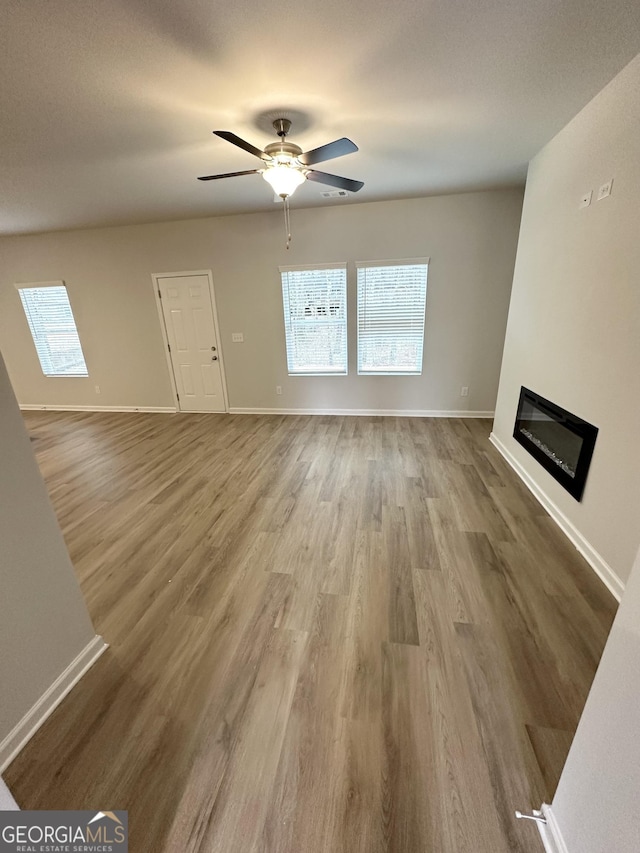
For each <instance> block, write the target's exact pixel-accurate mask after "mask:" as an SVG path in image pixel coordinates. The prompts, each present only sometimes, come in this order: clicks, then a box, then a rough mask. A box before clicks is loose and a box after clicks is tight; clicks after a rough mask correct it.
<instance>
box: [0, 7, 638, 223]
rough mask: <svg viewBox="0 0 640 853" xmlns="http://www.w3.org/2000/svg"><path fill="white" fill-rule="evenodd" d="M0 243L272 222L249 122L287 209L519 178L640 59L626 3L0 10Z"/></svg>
mask: <svg viewBox="0 0 640 853" xmlns="http://www.w3.org/2000/svg"><path fill="white" fill-rule="evenodd" d="M0 14H1V20H0V75H1V78H0V82H1V88H0V153H1V161H0V233H5V234H10V233H21V232H33V231H44V230H53V229H60V228H75V227H83V226H84V227H86V226H91V225H103V224H104V225H106V224H121V223H131V222H150V221H158V220H163V219H174V218H175V219H177V218H186V217H195V216H209V215H215V214H224V213H236V212H248V211H258V210H273V208H274V204H273V196H272V194H271V191H270V189H269V187H268V185H267V184H266V183H265V182H264V181H263V180H262V179H261V178H260V176H259V175H251V176H243V177H239V178H232V179H228V180H226V181H219V182H215V183H213V182H212V183H202V182H199V181H196V176H198V175H203V174H205V175H206V174H213V173H217V172H227V171H236V170H241V169H253V168H255V167H256V166H259V165H260V163H259V161H258V160H256V159H254V158H253V157H252V156H251V155H250V154H247V153H245V152H244V151H241V150H239V149H237V148H234V147H233V146H232V145H230V144H229V143H228V142H225V141H223V140H221V139H218V138H216V137H214V136H212V134H211V131H212V130H214V129H215V130H231V131H233V132H234V133H236V134H238V135H239V136H241V137H243V138H245V139H247V140H249V141H250V142H252V143H253V144H255V145H257V146H258V147H259V148H262V147H263V146H264V145H265V144H267V143H268V142H272V141H274V140H275V139H276V136H275V134H273V133H271V134H270V133H268V127H269V123H268V116H269V115H271V116H272V117H274V118H275V117H276V116H277V115H278V114H279V113H281V112H283V113H284V114H285V115H289V116H290V117H292V118H293V120H294V124H293V128H292V132H291V135H290V139H291V140H292V141H294V142H296V143H298V144H299V145H301V146H302V148H303V149H305V150H306V149H309V148H314V147H316V146H318V145H321V144H324V143H326V142H329V141H331V140H333V139H335V138H337V137H340V136H348V137H350V138H351V139H353V140H354V142H356V144H357V145H358V146H359V148H360V151H359V152H358V153H356V154H351V155H349V156H347V157H344V158H341V159H338V160H332V161H330V162H327V163H324V164H322V165H320V166H318V168H320V169H322V170H323V171H329V172H334V173H337V174H340V175H345V176H347V177H350V178H356V179H359V180H363V181H364V182H365V187H364V189H362V190H361V191H360V192H359V193H358V194H357V195H354V196H351V197H350V198H349V199H348V200H346V201H337V202H335V201H332V200H326V199H323V198H322V196H321V192H322V191H323V189H324V190H327V189H330V188H329V187H322V186H321V185H319V184H311V183H310V182H307V183H306V184H305V185H303V186H302V187H301V188H300V189H299V190H298V191H297V192H296V195H295V197H294V199H293V200H292V204H293V205H296V206H298V207H310V206H313V205H325V206H327V205H330V204H332V203H339V204H345V203H347V204H348V203H350V202H354V201H358V202H360V201H376V200H380V199H389V198H405V197H411V196H424V195H429V194H438V193H446V192H459V191H465V190H471V189H483V188H488V187H502V186H511V185H514V184H518V183H521V182H522V181H523V180H524V177H525V172H526V164H527V161H528V160H529V159H530V158H531V157H532V156H533V155H534V154H535V153H536V152H537V151H538V150H539V149H540V148H541V146H542V145H544V143H545V142H547V141H548V140H549V139H550V138H551V137H552V136H553V135H554V134H555V133H557V131H558V130H560V128H562V127H563V126H564V125H565V124H566V123H567V121H569V119H571V118H572V117H573V116H574V115H575V114H576V113H577V112H578V111H579V110H580V109H581V107H582V106H583V105H584V104H586V103H587V102H588V101H589V100H590V99H591V98H592V97H593V95H595V94H596V92H598V91H599V90H600V89H601V88H603V86H604V85H606V83H608V82H609V80H611V79H612V78H613V77H614V76H615V74H616V73H617V72H618V71H619V70H621V68H623V67H624V65H626V64H627V63H628V62H629V61H630V60H631V59H632V58H633V57H634V56H635V55H636V54H637V53H638V52H639V51H640V2H638V0H395V2H390V0H386V2H383V0H324V2H323V3H318V2H310V0H298V2H293V0H272V2H271V3H269V4H266V3H265V4H262V3H255V4H249V3H246V2H242V0H236V2H228V0H227V2H222V0H2V5H1V12H0Z"/></svg>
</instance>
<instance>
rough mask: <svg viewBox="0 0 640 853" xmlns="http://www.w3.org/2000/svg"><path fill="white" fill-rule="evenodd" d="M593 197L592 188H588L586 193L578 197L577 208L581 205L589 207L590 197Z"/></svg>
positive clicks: (580, 208) (580, 207)
mask: <svg viewBox="0 0 640 853" xmlns="http://www.w3.org/2000/svg"><path fill="white" fill-rule="evenodd" d="M592 197H593V190H589V192H588V193H585V194H584V195H583V196H582V198H581V199H580V204H579V205H578V210H582V208H583V207H589V205H590V204H591V199H592Z"/></svg>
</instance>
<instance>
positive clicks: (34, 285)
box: [13, 279, 89, 379]
mask: <svg viewBox="0 0 640 853" xmlns="http://www.w3.org/2000/svg"><path fill="white" fill-rule="evenodd" d="M13 286H14V287H15V289H16V290H17V291H18V296H20V291H21V290H40V289H44V288H46V287H64V289H65V291H66V294H67V301H68V303H69V308H70V310H71V317H72V319H73V325H74V328H75V332H76V335H77V338H78V345H79V347H80V354H81V355H82V361H83V363H84V366H85V370H86V373H45V369H44V365H43V364H42V361H41V359H40V353H39V352H38V348H37V346H36V341H35V338H34V337H33V331H32V329H31V324H30V322H29V317H28V316H27V313H26V309H25V306H24V303H23V302H22V297H20V302H21V307H22V309H23V313H24V317H25V320H26V322H27V328H28V329H29V334H30V335H31V340H32V342H33V346H34V348H35V350H36V357H37V359H38V364H39V365H40V369H41V370H42V374H43V376H44V377H45V379H87V378H88V377H89V368H88V366H87V359H86V356H85V354H84V349H83V347H82V341H81V340H80V333H79V331H78V324H77V323H76V317H75V314H74V312H73V306H72V305H71V298H70V296H69V289H68V287H67V285H66V284H65V282H64V281H63V280H62V279H60V280H58V281H28V282H14V285H13Z"/></svg>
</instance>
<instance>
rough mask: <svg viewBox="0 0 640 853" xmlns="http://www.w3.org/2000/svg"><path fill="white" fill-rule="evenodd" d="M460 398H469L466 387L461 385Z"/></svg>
mask: <svg viewBox="0 0 640 853" xmlns="http://www.w3.org/2000/svg"><path fill="white" fill-rule="evenodd" d="M460 396H461V397H468V396H469V388H468V386H467V385H463V386H462V388H461V389H460Z"/></svg>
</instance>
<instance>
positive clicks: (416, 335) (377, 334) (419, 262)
mask: <svg viewBox="0 0 640 853" xmlns="http://www.w3.org/2000/svg"><path fill="white" fill-rule="evenodd" d="M428 264H429V259H428V258H419V259H415V260H411V261H384V262H381V261H377V262H376V263H372V264H357V265H356V266H357V270H358V373H365V374H367V373H372V374H406V375H411V374H420V373H422V348H423V343H424V315H425V306H426V300H427V268H428Z"/></svg>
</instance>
